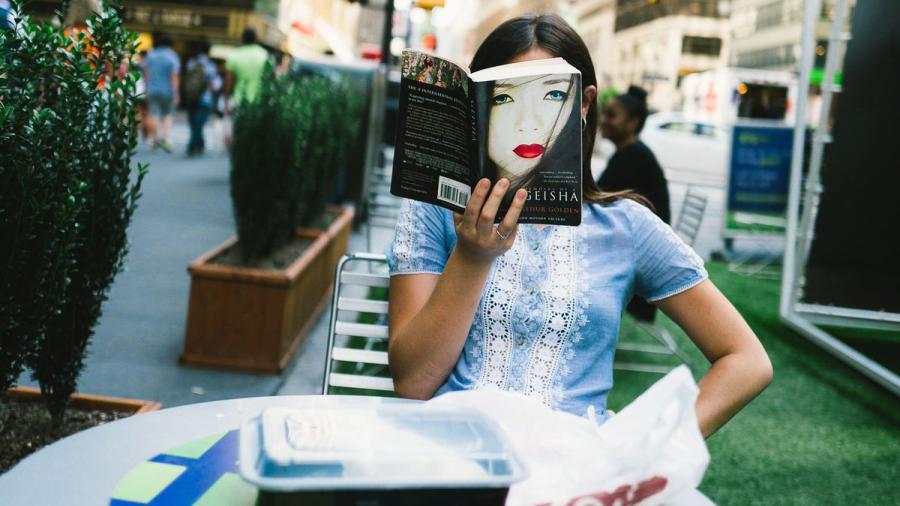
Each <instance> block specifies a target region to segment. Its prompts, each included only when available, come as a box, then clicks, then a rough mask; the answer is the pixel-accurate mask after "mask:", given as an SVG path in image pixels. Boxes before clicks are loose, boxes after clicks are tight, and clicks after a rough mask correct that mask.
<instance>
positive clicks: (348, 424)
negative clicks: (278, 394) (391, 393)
mask: <svg viewBox="0 0 900 506" xmlns="http://www.w3.org/2000/svg"><path fill="white" fill-rule="evenodd" d="M351 399H356V401H357V402H351ZM381 401H382V399H372V398H369V399H365V398H346V397H345V398H343V399H341V401H340V402H334V403H325V402H319V403H316V404H317V405H312V406H302V407H294V408H292V407H284V408H281V407H279V408H268V409H266V410H264V411H263V412H262V413H261V414H260V415H259V416H258V417H256V418H253V419H251V420H248V421H247V422H245V423H244V425H243V426H242V427H241V453H240V456H241V459H240V460H241V462H240V470H241V475H242V476H243V477H244V478H245V479H246V480H247V481H249V482H251V483H253V484H255V485H257V486H258V487H260V488H262V489H266V490H281V491H299V490H323V489H333V490H340V489H363V488H365V489H383V488H475V487H480V488H496V487H508V486H509V485H510V484H511V483H513V482H515V481H518V480H521V479H522V478H524V477H525V472H524V469H523V467H522V465H521V462H520V461H519V460H518V459H517V458H516V456H515V455H514V453H513V452H512V450H511V449H510V446H509V444H507V442H506V440H505V438H504V434H503V432H502V431H501V430H500V429H499V427H497V426H496V425H495V424H494V423H493V422H492V421H491V420H490V419H488V418H487V417H485V416H484V415H483V414H482V413H481V412H480V411H477V410H474V409H472V410H460V409H456V408H454V409H447V408H440V407H434V406H430V405H428V404H424V403H411V402H397V401H393V402H390V400H387V399H384V401H388V402H381Z"/></svg>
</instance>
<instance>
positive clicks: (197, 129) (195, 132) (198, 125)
mask: <svg viewBox="0 0 900 506" xmlns="http://www.w3.org/2000/svg"><path fill="white" fill-rule="evenodd" d="M208 118H209V106H208V105H198V106H196V107H191V108H190V109H188V121H189V122H190V125H191V140H190V141H189V142H188V148H187V152H188V154H189V155H194V154H198V153H202V152H203V150H204V148H205V147H206V143H205V142H204V141H203V127H204V125H206V120H207V119H208Z"/></svg>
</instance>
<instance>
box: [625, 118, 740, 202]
mask: <svg viewBox="0 0 900 506" xmlns="http://www.w3.org/2000/svg"><path fill="white" fill-rule="evenodd" d="M640 138H641V140H642V141H643V142H644V144H646V145H647V147H649V148H650V150H652V151H653V154H654V155H656V159H657V160H659V164H660V165H661V166H662V168H663V170H664V171H665V173H666V179H668V180H669V181H675V182H684V183H690V184H699V185H704V186H716V187H720V188H724V187H725V183H726V178H727V177H728V154H729V152H730V146H729V144H730V142H731V127H729V126H724V125H715V124H712V123H706V122H702V121H695V120H690V119H687V118H685V117H684V116H683V115H682V114H679V113H656V114H651V115H650V116H648V117H647V122H646V123H645V124H644V130H643V131H641V135H640Z"/></svg>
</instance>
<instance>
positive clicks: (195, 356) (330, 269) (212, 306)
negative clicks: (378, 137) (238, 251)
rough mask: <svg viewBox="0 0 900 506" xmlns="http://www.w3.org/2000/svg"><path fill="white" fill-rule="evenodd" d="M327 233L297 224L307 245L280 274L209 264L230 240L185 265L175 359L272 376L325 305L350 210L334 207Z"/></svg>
mask: <svg viewBox="0 0 900 506" xmlns="http://www.w3.org/2000/svg"><path fill="white" fill-rule="evenodd" d="M332 211H333V212H335V213H336V214H337V217H336V218H335V220H334V221H333V222H332V224H331V226H330V227H329V228H328V230H314V229H300V230H298V231H297V234H298V235H299V236H301V237H307V238H309V239H312V244H310V246H309V247H308V248H307V249H306V251H304V252H303V254H302V255H301V256H300V257H299V258H297V259H296V260H295V261H294V262H293V263H292V264H291V266H290V267H288V268H287V269H286V270H284V271H271V270H263V269H252V268H244V267H233V266H228V265H219V264H212V263H210V260H212V259H213V258H215V257H216V256H218V255H219V254H221V253H222V252H224V251H225V250H227V249H228V248H231V247H233V246H234V245H235V244H236V242H237V238H232V239H229V240H228V241H226V242H224V243H223V244H221V245H219V246H218V247H217V248H215V249H213V250H212V251H210V252H209V253H206V254H205V255H203V256H201V257H200V258H198V259H197V260H195V261H194V262H192V263H191V265H190V266H189V267H188V272H189V273H190V274H191V295H190V301H189V303H188V319H187V329H186V332H185V336H184V351H183V352H182V354H181V363H183V364H188V365H197V366H203V367H221V368H228V369H238V370H242V371H251V372H266V373H279V372H281V370H282V369H284V367H285V366H286V365H287V364H288V362H289V361H290V359H291V357H292V356H293V354H294V352H296V351H297V348H298V347H299V346H300V344H301V343H302V342H303V338H304V337H305V335H306V333H307V332H309V330H310V328H312V326H313V324H315V322H316V319H317V318H318V316H319V314H320V313H321V312H322V310H323V309H324V308H325V307H326V306H327V304H328V300H329V297H330V295H331V290H332V285H333V282H334V270H335V268H336V267H337V262H338V260H339V259H340V257H341V256H342V255H343V254H344V253H346V251H347V245H348V243H349V241H350V229H351V226H352V223H353V210H352V209H348V208H341V209H338V208H334V209H332Z"/></svg>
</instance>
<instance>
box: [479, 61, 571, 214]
mask: <svg viewBox="0 0 900 506" xmlns="http://www.w3.org/2000/svg"><path fill="white" fill-rule="evenodd" d="M579 77H580V76H579V75H578V74H543V75H530V76H525V77H517V78H512V79H500V80H497V81H492V82H487V83H485V84H486V85H487V86H489V92H488V93H487V98H488V100H487V102H488V104H487V107H488V111H487V120H488V121H487V160H486V162H487V163H486V167H485V168H486V169H487V170H486V173H487V174H489V175H490V176H492V178H493V179H494V180H497V179H500V178H503V177H505V178H508V179H509V181H510V186H511V188H525V189H526V190H528V191H529V199H528V203H527V204H526V209H525V212H524V216H525V217H526V218H528V215H532V216H534V217H537V215H543V216H548V215H552V214H555V212H554V210H553V209H552V206H557V205H560V204H561V205H565V204H566V203H571V204H574V205H576V206H577V207H578V208H580V203H578V204H576V202H578V201H579V200H580V196H581V195H580V193H581V192H580V191H579V190H580V189H581V188H580V186H581V179H580V176H581V115H580V112H581V100H580V92H581V89H580V82H579ZM512 193H513V192H509V194H510V195H511V194H512ZM507 200H508V199H507ZM538 201H541V202H542V203H541V205H538ZM505 204H506V203H505ZM548 206H551V207H548ZM503 207H505V205H504V206H503ZM529 207H531V210H529ZM530 211H531V212H530ZM526 221H530V220H526ZM560 221H561V222H564V221H568V219H561V220H560Z"/></svg>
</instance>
